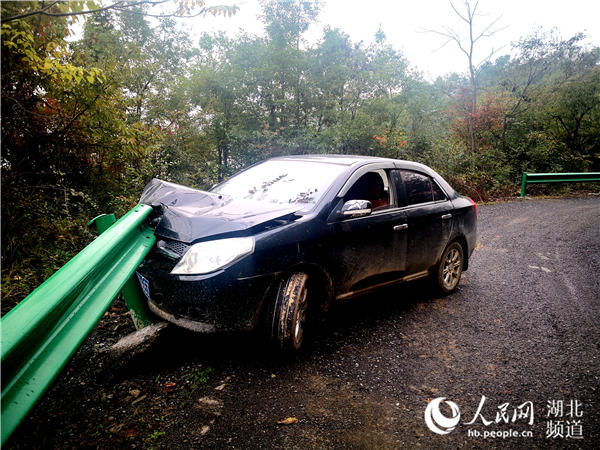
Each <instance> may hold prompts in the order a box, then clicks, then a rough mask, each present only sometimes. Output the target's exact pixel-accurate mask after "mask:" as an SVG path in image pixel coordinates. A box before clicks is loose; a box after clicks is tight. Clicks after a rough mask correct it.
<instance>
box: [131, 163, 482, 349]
mask: <svg viewBox="0 0 600 450" xmlns="http://www.w3.org/2000/svg"><path fill="white" fill-rule="evenodd" d="M375 185H377V186H375ZM140 201H141V203H146V204H150V205H152V207H153V209H154V218H153V219H152V220H153V222H152V224H153V226H154V227H155V234H156V235H157V238H158V239H157V244H156V246H155V248H154V249H153V250H152V252H151V253H150V254H149V256H148V257H147V258H146V260H145V261H144V263H143V264H142V265H141V266H140V268H139V271H138V278H139V280H140V284H141V286H142V288H143V291H144V293H145V294H146V296H147V298H148V302H149V306H150V309H151V310H152V311H153V312H154V313H155V314H157V315H158V316H160V317H162V318H164V319H166V320H168V321H171V322H173V323H175V324H177V325H180V326H182V327H185V328H188V329H191V330H194V331H198V332H207V333H210V332H219V331H239V330H252V329H254V328H256V327H257V326H258V325H259V324H260V323H263V324H266V327H267V330H268V332H269V334H270V336H271V338H272V340H273V341H274V342H276V343H277V345H279V346H280V347H281V348H282V349H292V350H295V349H298V348H299V347H300V345H301V343H302V338H303V331H304V328H305V323H306V320H307V317H308V316H307V314H310V313H311V311H318V310H326V309H327V307H328V305H329V303H330V302H331V301H333V300H342V299H345V298H349V297H352V296H355V295H358V294H362V293H365V292H368V291H370V290H372V289H375V288H377V287H380V286H382V285H387V284H391V283H396V282H400V281H407V280H412V279H417V278H421V277H426V276H431V277H432V279H433V281H434V282H436V283H437V284H438V286H439V288H440V289H441V290H442V292H444V293H450V292H451V291H453V290H454V289H455V288H456V285H457V284H458V281H459V280H460V275H461V272H462V271H463V270H466V269H467V267H468V261H469V257H470V255H471V253H472V251H473V249H474V246H475V239H476V205H475V204H474V202H473V201H472V200H470V199H469V198H467V197H463V196H461V195H459V194H457V193H456V191H454V189H452V187H450V185H448V183H446V182H445V181H444V179H443V178H442V177H440V176H439V175H438V174H437V173H436V172H434V171H433V170H432V169H430V168H428V167H426V166H424V165H422V164H418V163H414V162H409V161H399V160H392V159H384V158H369V157H358V156H357V157H350V156H326V155H321V156H290V157H282V158H274V159H271V160H268V161H265V162H263V163H260V164H257V165H255V166H252V167H251V168H249V169H246V170H245V171H242V172H240V173H239V174H238V175H236V176H234V177H232V178H231V179H229V180H227V181H225V182H224V183H221V184H219V185H217V186H215V187H214V188H213V189H211V191H210V192H204V191H199V190H195V189H190V188H186V187H183V186H179V185H175V184H171V183H166V182H163V181H160V180H153V181H152V182H151V183H150V184H149V185H148V186H147V187H146V189H145V190H144V193H143V195H142V198H141V200H140Z"/></svg>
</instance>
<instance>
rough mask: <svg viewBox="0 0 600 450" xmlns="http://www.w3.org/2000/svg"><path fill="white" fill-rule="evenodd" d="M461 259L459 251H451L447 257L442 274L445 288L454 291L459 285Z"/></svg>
mask: <svg viewBox="0 0 600 450" xmlns="http://www.w3.org/2000/svg"><path fill="white" fill-rule="evenodd" d="M461 265H462V261H461V257H460V252H459V251H458V249H456V248H453V249H451V250H450V251H449V252H448V254H447V255H446V259H445V260H444V267H443V272H442V278H443V281H444V286H445V287H446V288H447V289H452V288H454V286H456V284H457V283H458V278H459V277H460V272H461Z"/></svg>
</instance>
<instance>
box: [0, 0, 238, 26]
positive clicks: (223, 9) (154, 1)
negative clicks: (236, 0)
mask: <svg viewBox="0 0 600 450" xmlns="http://www.w3.org/2000/svg"><path fill="white" fill-rule="evenodd" d="M168 2H169V0H137V1H132V0H129V1H126V0H120V1H116V2H114V3H112V4H110V5H108V6H104V7H102V8H97V9H89V10H87V11H77V12H64V13H63V12H57V13H52V12H49V11H48V10H49V9H50V8H51V7H52V6H54V5H56V4H58V3H64V1H62V0H57V1H55V2H53V3H51V4H50V5H48V6H45V7H44V8H42V9H38V10H35V11H29V12H27V13H23V14H19V15H16V16H11V17H3V18H2V19H1V20H0V22H1V23H6V22H10V21H13V20H18V19H24V18H26V17H30V16H34V15H38V16H48V17H70V16H81V15H85V14H93V13H98V12H101V11H107V10H111V9H112V10H115V11H119V12H127V13H130V14H139V15H144V16H148V17H159V18H166V17H178V18H182V19H189V18H192V17H198V16H200V15H206V14H209V13H210V14H213V15H217V14H219V13H223V15H229V16H231V15H232V14H235V13H236V12H237V11H238V10H239V7H237V6H235V5H231V6H211V7H202V8H201V10H200V11H199V12H198V13H196V14H187V15H184V14H178V13H172V14H150V13H145V12H141V11H135V10H133V9H132V8H134V7H135V6H141V5H149V6H151V7H152V6H156V5H160V4H164V3H168Z"/></svg>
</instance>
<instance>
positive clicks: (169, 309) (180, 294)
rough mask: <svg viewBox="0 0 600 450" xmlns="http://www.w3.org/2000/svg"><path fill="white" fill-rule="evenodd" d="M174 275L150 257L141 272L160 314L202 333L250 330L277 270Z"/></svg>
mask: <svg viewBox="0 0 600 450" xmlns="http://www.w3.org/2000/svg"><path fill="white" fill-rule="evenodd" d="M230 269H232V268H229V269H226V270H220V271H216V272H213V273H211V274H206V275H194V276H187V275H186V276H183V275H171V274H170V273H168V272H167V271H165V270H164V265H162V266H161V262H160V261H158V260H155V259H153V258H149V259H147V260H146V261H144V263H143V264H142V265H141V266H140V267H139V269H138V272H139V273H140V274H141V275H142V276H144V278H146V279H147V280H148V284H149V289H148V290H149V294H150V298H149V301H148V306H149V307H150V309H151V310H152V312H154V314H156V315H157V316H159V317H161V318H163V319H165V320H167V321H169V322H172V323H174V324H175V325H178V326H181V327H183V328H187V329H189V330H192V331H196V332H200V333H216V332H231V331H249V330H252V329H254V328H255V327H256V325H257V324H258V320H259V316H260V311H261V308H262V305H263V303H264V302H265V298H266V295H267V292H268V291H269V288H270V287H271V285H272V284H273V283H274V282H275V280H276V279H277V274H266V275H258V276H250V277H240V276H239V273H236V272H237V271H235V270H230Z"/></svg>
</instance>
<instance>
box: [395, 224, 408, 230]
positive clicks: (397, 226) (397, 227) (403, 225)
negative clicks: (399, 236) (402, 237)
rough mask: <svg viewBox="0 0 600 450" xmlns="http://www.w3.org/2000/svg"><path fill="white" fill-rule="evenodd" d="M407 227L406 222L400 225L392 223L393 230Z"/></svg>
mask: <svg viewBox="0 0 600 450" xmlns="http://www.w3.org/2000/svg"><path fill="white" fill-rule="evenodd" d="M407 228H408V224H407V223H403V224H402V225H394V231H400V230H406V229H407Z"/></svg>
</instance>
